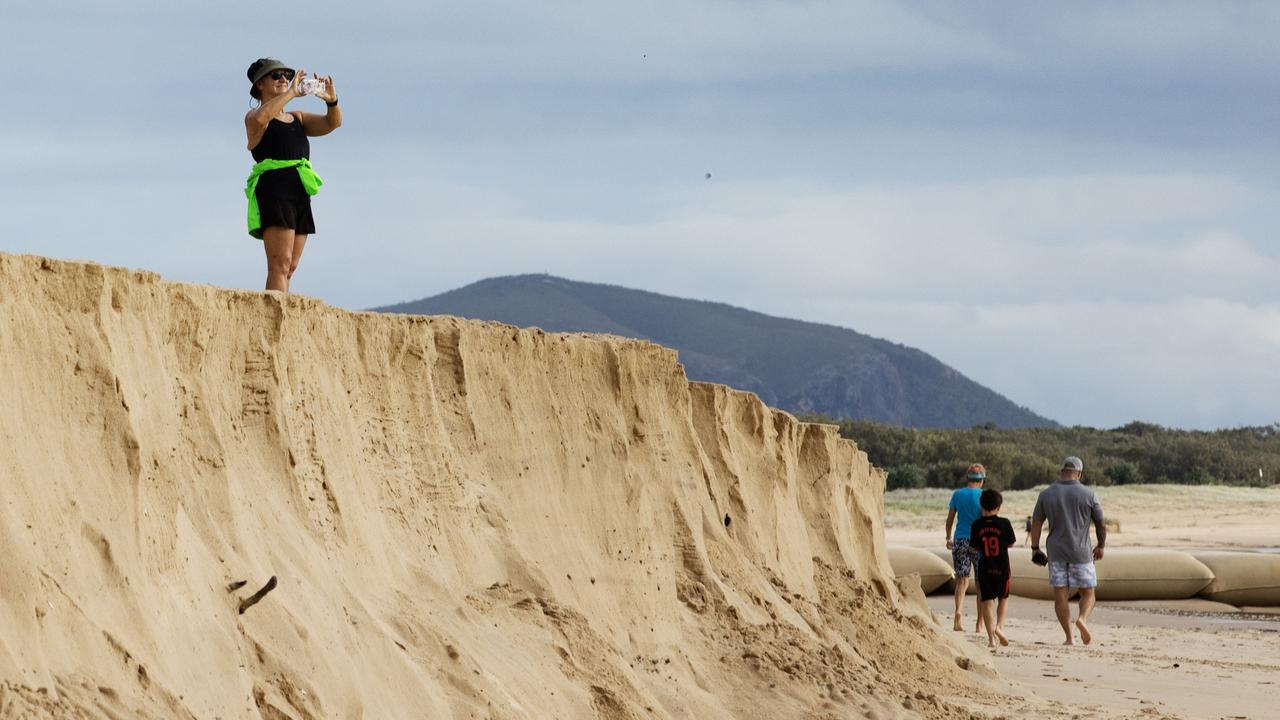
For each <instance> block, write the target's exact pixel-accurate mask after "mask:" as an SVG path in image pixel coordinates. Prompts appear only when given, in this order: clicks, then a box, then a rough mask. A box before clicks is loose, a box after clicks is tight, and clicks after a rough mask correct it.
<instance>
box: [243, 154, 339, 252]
mask: <svg viewBox="0 0 1280 720" xmlns="http://www.w3.org/2000/svg"><path fill="white" fill-rule="evenodd" d="M288 167H296V168H298V177H299V178H300V179H301V180H302V189H303V190H306V191H307V194H308V195H315V194H316V193H318V192H320V186H321V185H323V184H324V180H321V179H320V176H319V175H317V174H316V171H315V170H312V169H311V161H310V160H308V159H307V158H298V159H297V160H272V159H271V158H267V159H266V160H263V161H262V162H260V163H258V164H257V165H254V166H253V170H251V171H249V180H248V182H246V183H245V186H244V194H245V197H247V198H249V234H250V235H252V236H254V237H256V238H258V239H259V240H261V239H262V214H261V213H260V212H259V211H258V196H257V194H255V193H254V190H256V189H257V188H258V178H259V177H261V176H262V173H264V172H267V171H268V170H280V169H281V168H288Z"/></svg>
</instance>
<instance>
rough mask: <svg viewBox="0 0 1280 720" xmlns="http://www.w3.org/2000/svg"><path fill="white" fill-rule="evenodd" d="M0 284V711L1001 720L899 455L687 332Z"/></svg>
mask: <svg viewBox="0 0 1280 720" xmlns="http://www.w3.org/2000/svg"><path fill="white" fill-rule="evenodd" d="M0 289H2V290H0V392H2V393H3V395H2V396H0V487H2V488H3V496H2V498H0V718H5V719H9V718H71V717H74V718H200V719H201V720H204V719H207V718H228V719H229V718H267V719H268V720H278V719H280V718H296V719H299V720H301V719H311V718H370V719H378V720H383V719H389V718H537V719H542V718H603V719H606V720H615V719H622V718H693V717H696V718H708V719H715V718H731V717H733V718H755V717H769V718H848V717H855V718H895V717H923V718H938V719H941V718H965V717H990V716H991V714H990V713H986V712H985V711H980V710H979V711H978V712H976V713H970V712H969V711H968V710H965V709H964V708H967V707H971V706H975V703H977V704H981V703H983V702H994V700H993V698H997V697H998V696H997V695H995V691H993V690H991V689H989V688H982V687H978V686H976V685H975V684H974V683H975V680H974V678H976V677H980V676H982V675H983V674H984V673H989V672H990V671H989V670H988V669H986V668H985V666H984V663H983V662H982V660H981V656H980V654H979V655H973V656H972V657H971V654H972V651H971V649H970V648H968V647H967V646H965V645H964V644H963V643H954V642H952V641H951V639H950V638H947V637H945V636H942V635H940V634H939V633H938V632H937V631H936V630H935V627H934V625H933V624H932V622H931V619H930V616H929V614H928V610H927V608H926V607H925V605H924V601H923V597H922V596H919V595H918V591H917V592H916V593H913V592H912V588H911V587H910V584H909V583H908V584H907V585H905V586H903V587H901V588H900V587H899V586H898V585H896V584H895V583H894V582H893V580H892V575H891V571H890V568H889V566H888V562H887V559H886V556H885V552H884V548H885V543H884V526H883V515H882V505H881V503H882V492H883V483H884V476H883V474H882V473H881V472H879V471H877V470H875V469H873V468H871V467H870V465H869V464H868V462H867V459H866V456H865V455H864V454H863V453H861V452H859V451H858V450H857V448H856V447H855V445H854V444H853V443H851V442H848V441H845V440H842V439H840V438H839V437H838V435H837V433H836V431H835V429H834V428H832V427H829V426H821V425H811V424H805V423H800V422H798V421H796V420H795V419H794V418H793V417H791V416H790V415H787V414H785V413H782V412H778V411H774V410H771V409H769V408H767V407H765V406H764V405H763V404H762V403H761V402H760V401H759V399H758V398H756V397H755V396H754V395H751V394H748V393H743V392H738V391H734V390H730V389H728V388H725V387H721V386H715V385H707V384H701V383H690V382H689V381H688V380H687V378H686V377H685V375H684V372H683V369H682V368H681V366H680V364H679V363H678V359H677V356H676V354H675V353H674V351H671V350H669V349H666V348H662V347H659V346H656V345H652V344H650V343H646V342H639V341H630V340H624V339H619V338H606V337H593V336H579V335H553V334H547V333H543V332H541V331H538V330H519V329H516V328H512V327H509V326H504V325H500V324H494V323H480V322H470V321H463V320H459V319H455V318H417V317H408V316H387V315H377V314H364V313H351V312H346V311H343V310H339V309H336V308H332V307H329V306H326V305H324V304H323V303H321V302H319V301H316V300H314V299H310V298H305V297H299V296H289V297H282V296H280V295H276V294H264V293H255V292H235V291H228V290H222V289H218V288H213V287H205V286H193V285H183V284H178V283H170V282H165V281H163V280H161V279H160V278H159V277H157V276H156V275H154V274H151V273H146V272H135V271H129V270H123V269H118V268H106V267H102V266H99V265H94V264H89V263H74V262H61V261H54V260H48V259H42V258H36V257H25V256H9V255H3V254H0ZM273 577H274V578H276V579H277V583H278V584H277V585H276V586H275V588H274V589H273V590H271V592H269V593H268V594H266V595H265V596H264V597H262V599H261V600H260V602H258V603H257V604H255V605H253V606H252V607H249V608H247V610H245V611H244V612H243V614H241V613H240V612H239V610H240V608H241V607H242V602H243V601H244V598H246V597H248V596H249V595H250V594H251V593H253V592H254V591H255V590H258V589H259V588H261V587H263V586H264V584H266V583H267V582H268V580H269V579H270V578H273ZM997 704H998V703H997Z"/></svg>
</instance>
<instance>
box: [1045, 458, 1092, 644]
mask: <svg viewBox="0 0 1280 720" xmlns="http://www.w3.org/2000/svg"><path fill="white" fill-rule="evenodd" d="M1083 474H1084V463H1082V462H1081V461H1080V458H1078V457H1069V458H1067V459H1066V460H1064V461H1063V462H1062V472H1061V474H1060V475H1059V478H1058V481H1057V482H1055V483H1054V484H1052V485H1050V486H1049V487H1047V488H1045V489H1044V490H1043V491H1042V492H1041V493H1040V497H1038V498H1037V499H1036V509H1035V511H1034V512H1033V513H1032V515H1031V555H1032V559H1033V560H1035V561H1036V563H1037V564H1041V565H1043V564H1045V561H1046V560H1047V561H1048V565H1049V583H1050V584H1051V585H1053V601H1054V602H1053V604H1054V611H1055V612H1056V613H1057V615H1058V622H1059V623H1060V624H1061V625H1062V631H1063V632H1064V633H1066V635H1067V641H1066V642H1065V643H1063V644H1064V645H1072V644H1074V642H1075V638H1074V636H1073V635H1072V632H1071V626H1072V623H1071V605H1070V604H1069V600H1070V598H1071V589H1072V588H1075V589H1077V590H1079V591H1080V615H1079V617H1078V618H1077V619H1076V621H1075V628H1076V629H1077V630H1079V631H1080V639H1081V640H1082V641H1083V642H1084V644H1085V645H1088V644H1089V643H1090V642H1092V641H1093V635H1092V634H1091V633H1090V632H1089V615H1090V614H1092V613H1093V604H1094V588H1096V587H1097V586H1098V572H1097V570H1096V568H1095V567H1094V564H1093V563H1094V561H1097V560H1101V559H1102V555H1103V547H1105V546H1106V544H1107V526H1106V523H1105V522H1103V517H1102V503H1100V502H1098V496H1097V495H1095V494H1094V492H1093V491H1092V490H1090V489H1089V488H1087V487H1085V486H1084V485H1081V484H1080V477H1081V476H1082V475H1083ZM1045 520H1048V521H1049V554H1048V557H1047V558H1046V557H1045V555H1044V553H1042V552H1040V531H1041V530H1043V529H1044V521H1045ZM1090 524H1092V525H1093V527H1094V528H1095V529H1096V531H1097V533H1098V545H1097V546H1096V547H1093V548H1090V547H1089V525H1090Z"/></svg>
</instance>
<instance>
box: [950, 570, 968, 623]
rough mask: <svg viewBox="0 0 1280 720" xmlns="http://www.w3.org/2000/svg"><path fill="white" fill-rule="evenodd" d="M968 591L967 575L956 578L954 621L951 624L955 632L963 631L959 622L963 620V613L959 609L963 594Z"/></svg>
mask: <svg viewBox="0 0 1280 720" xmlns="http://www.w3.org/2000/svg"><path fill="white" fill-rule="evenodd" d="M968 591H969V578H967V577H958V578H956V621H955V623H953V624H952V626H951V627H952V629H953V630H955V631H956V632H963V631H964V625H962V624H961V623H962V622H963V619H964V615H963V613H961V612H960V609H961V607H962V606H963V605H964V594H965V593H966V592H968Z"/></svg>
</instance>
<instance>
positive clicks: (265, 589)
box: [240, 575, 276, 615]
mask: <svg viewBox="0 0 1280 720" xmlns="http://www.w3.org/2000/svg"><path fill="white" fill-rule="evenodd" d="M275 589H276V576H275V575H272V576H271V579H270V580H268V581H267V584H266V585H263V586H262V587H261V588H260V589H259V590H258V592H256V593H254V594H252V595H250V596H249V597H247V598H245V599H243V600H241V601H240V614H241V615H243V614H244V611H245V610H248V609H249V608H251V607H253V606H254V605H257V604H258V602H259V601H260V600H262V598H264V597H266V596H267V593H269V592H271V591H272V590H275Z"/></svg>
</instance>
